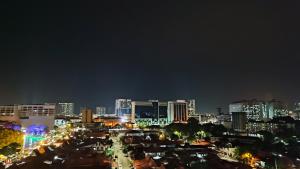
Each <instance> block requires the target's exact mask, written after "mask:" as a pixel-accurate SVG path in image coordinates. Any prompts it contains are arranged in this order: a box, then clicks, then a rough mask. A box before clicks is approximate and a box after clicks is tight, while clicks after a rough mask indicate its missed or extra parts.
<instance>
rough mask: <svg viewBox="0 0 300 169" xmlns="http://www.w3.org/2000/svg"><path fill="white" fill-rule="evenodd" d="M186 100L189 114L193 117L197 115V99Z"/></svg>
mask: <svg viewBox="0 0 300 169" xmlns="http://www.w3.org/2000/svg"><path fill="white" fill-rule="evenodd" d="M186 102H187V104H188V116H189V117H193V116H195V115H198V114H197V113H196V100H195V99H191V100H186Z"/></svg>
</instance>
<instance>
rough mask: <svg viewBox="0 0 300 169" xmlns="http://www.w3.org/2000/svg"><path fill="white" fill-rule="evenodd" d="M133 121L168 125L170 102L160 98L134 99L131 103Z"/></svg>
mask: <svg viewBox="0 0 300 169" xmlns="http://www.w3.org/2000/svg"><path fill="white" fill-rule="evenodd" d="M131 106H132V107H131V108H132V109H131V110H132V113H131V122H135V123H137V124H138V125H146V126H148V125H167V124H169V122H168V113H167V111H168V104H167V102H159V101H158V100H149V101H133V102H132V103H131Z"/></svg>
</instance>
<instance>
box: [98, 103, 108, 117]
mask: <svg viewBox="0 0 300 169" xmlns="http://www.w3.org/2000/svg"><path fill="white" fill-rule="evenodd" d="M96 115H97V116H98V117H99V116H104V115H106V108H105V107H100V106H97V107H96Z"/></svg>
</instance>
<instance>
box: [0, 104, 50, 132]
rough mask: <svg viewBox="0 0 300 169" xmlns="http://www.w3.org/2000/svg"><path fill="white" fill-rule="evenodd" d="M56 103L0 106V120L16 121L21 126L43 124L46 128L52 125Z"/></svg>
mask: <svg viewBox="0 0 300 169" xmlns="http://www.w3.org/2000/svg"><path fill="white" fill-rule="evenodd" d="M55 112H56V104H51V103H45V104H31V105H8V106H0V120H2V121H10V122H16V123H18V124H20V125H21V126H22V127H23V128H25V129H26V128H28V127H30V126H32V125H40V126H45V127H46V128H48V129H50V130H51V129H53V127H54V116H55Z"/></svg>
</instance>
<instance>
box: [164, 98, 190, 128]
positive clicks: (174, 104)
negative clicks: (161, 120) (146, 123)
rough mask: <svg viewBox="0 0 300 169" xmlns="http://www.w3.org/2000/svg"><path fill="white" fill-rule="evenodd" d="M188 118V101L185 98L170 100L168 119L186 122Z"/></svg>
mask: <svg viewBox="0 0 300 169" xmlns="http://www.w3.org/2000/svg"><path fill="white" fill-rule="evenodd" d="M187 120H188V102H187V101H185V100H177V101H169V102H168V121H169V122H177V123H186V122H187Z"/></svg>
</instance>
